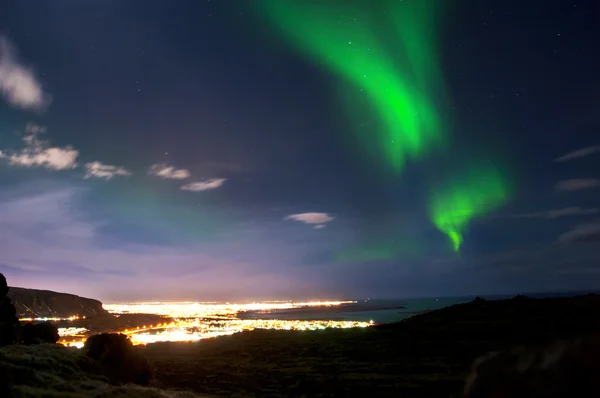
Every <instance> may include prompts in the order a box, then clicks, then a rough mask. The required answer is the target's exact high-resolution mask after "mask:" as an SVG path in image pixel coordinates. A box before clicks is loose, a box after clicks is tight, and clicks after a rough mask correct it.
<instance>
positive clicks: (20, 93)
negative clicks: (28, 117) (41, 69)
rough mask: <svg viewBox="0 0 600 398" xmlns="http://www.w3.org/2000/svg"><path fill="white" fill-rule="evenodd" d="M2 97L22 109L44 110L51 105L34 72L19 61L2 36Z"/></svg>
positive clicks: (0, 39) (6, 39)
mask: <svg viewBox="0 0 600 398" xmlns="http://www.w3.org/2000/svg"><path fill="white" fill-rule="evenodd" d="M0 95H2V97H4V99H5V100H6V102H8V103H9V104H10V105H12V106H14V107H16V108H20V109H31V110H43V109H45V108H46V106H47V105H48V104H49V103H50V96H49V95H48V94H46V93H44V91H43V89H42V85H41V84H40V82H39V81H38V80H37V78H36V77H35V75H34V73H33V70H32V69H31V68H30V67H27V66H25V65H23V64H22V63H21V62H20V61H19V59H18V58H17V54H16V51H15V49H14V48H13V46H12V45H11V43H10V42H9V40H8V38H7V37H6V36H0Z"/></svg>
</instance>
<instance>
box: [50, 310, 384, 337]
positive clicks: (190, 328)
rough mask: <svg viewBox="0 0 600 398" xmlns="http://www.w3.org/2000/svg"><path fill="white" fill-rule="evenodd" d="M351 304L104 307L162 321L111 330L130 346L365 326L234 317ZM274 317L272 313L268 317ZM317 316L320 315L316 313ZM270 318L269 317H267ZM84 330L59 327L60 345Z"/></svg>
mask: <svg viewBox="0 0 600 398" xmlns="http://www.w3.org/2000/svg"><path fill="white" fill-rule="evenodd" d="M353 303H356V302H355V301H322V302H321V301H314V302H301V303H293V302H271V303H251V304H232V303H225V304H217V303H190V302H188V303H136V304H110V305H104V308H105V309H106V310H107V311H109V312H110V313H111V314H113V315H115V316H120V315H123V314H154V315H161V316H163V317H164V318H165V321H164V322H159V323H157V324H153V325H142V326H138V327H135V328H130V329H122V330H115V331H113V332H118V333H123V334H126V335H127V336H129V338H130V339H131V341H132V343H133V344H134V345H139V344H149V343H156V342H167V341H171V342H174V341H198V340H202V339H208V338H213V337H217V336H227V335H232V334H235V333H239V332H243V331H250V330H255V329H273V330H296V331H309V330H322V329H334V328H336V329H341V328H355V327H368V326H371V325H373V321H370V322H360V321H347V320H323V319H319V320H310V319H285V320H284V319H240V318H239V317H238V314H240V313H244V312H249V311H252V312H254V313H255V314H254V316H256V317H257V318H260V314H261V313H269V312H271V311H275V310H288V309H301V308H307V307H331V306H339V305H343V304H353ZM271 315H274V316H276V313H275V314H271ZM320 315H321V316H322V315H323V314H320ZM271 317H272V316H270V318H271ZM89 334H90V333H89V331H88V330H87V329H85V328H73V327H71V328H61V329H59V335H60V336H61V340H60V341H59V342H60V343H62V344H65V345H68V346H74V347H82V346H83V343H84V341H85V340H86V339H87V337H88V336H89Z"/></svg>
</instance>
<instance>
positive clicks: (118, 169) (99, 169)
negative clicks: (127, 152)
mask: <svg viewBox="0 0 600 398" xmlns="http://www.w3.org/2000/svg"><path fill="white" fill-rule="evenodd" d="M85 168H86V172H85V177H84V178H103V179H105V180H110V179H111V178H113V177H114V176H129V175H131V173H130V172H129V171H127V170H126V169H125V168H124V167H123V166H112V165H108V164H103V163H101V162H90V163H86V164H85Z"/></svg>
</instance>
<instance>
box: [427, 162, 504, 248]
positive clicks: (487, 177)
mask: <svg viewBox="0 0 600 398" xmlns="http://www.w3.org/2000/svg"><path fill="white" fill-rule="evenodd" d="M460 177H461V178H456V179H454V180H452V181H451V182H450V183H449V184H447V186H446V187H445V188H444V189H442V190H441V191H437V192H435V193H434V194H433V195H432V196H431V197H432V200H431V202H430V207H429V211H430V216H431V218H432V220H433V222H434V224H435V225H436V227H437V228H438V229H439V230H440V231H442V232H443V233H445V234H446V235H447V236H448V237H449V238H450V240H451V242H452V248H453V249H454V251H459V250H460V246H461V244H462V242H463V240H464V236H463V234H464V232H465V230H466V228H467V226H468V224H469V222H470V221H471V220H472V219H473V218H474V217H477V216H482V215H485V214H486V213H488V212H489V211H491V210H493V209H495V208H496V207H498V206H500V205H502V204H503V203H504V202H505V201H506V200H507V198H508V196H509V193H510V187H509V184H508V182H507V180H506V179H505V177H504V176H503V175H502V174H501V173H500V172H499V171H498V170H497V169H495V168H493V167H490V166H484V167H480V168H472V169H470V170H469V172H467V173H466V174H465V175H461V176H460Z"/></svg>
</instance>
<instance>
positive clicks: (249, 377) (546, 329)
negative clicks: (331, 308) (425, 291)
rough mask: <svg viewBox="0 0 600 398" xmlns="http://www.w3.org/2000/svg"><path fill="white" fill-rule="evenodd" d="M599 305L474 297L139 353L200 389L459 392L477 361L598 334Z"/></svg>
mask: <svg viewBox="0 0 600 398" xmlns="http://www.w3.org/2000/svg"><path fill="white" fill-rule="evenodd" d="M599 311H600V296H593V295H590V296H582V297H572V298H556V299H532V298H526V297H516V298H514V299H510V300H498V301H486V300H482V299H476V300H474V301H473V302H470V303H467V304H460V305H454V306H451V307H448V308H444V309H441V310H437V311H432V312H429V313H426V314H422V315H416V316H414V317H412V318H409V319H406V320H404V321H402V322H398V323H393V324H387V325H381V326H377V327H372V328H366V329H354V330H348V329H346V330H323V331H314V332H293V331H292V332H288V331H267V330H255V331H252V332H244V333H240V334H237V335H232V336H225V337H219V338H216V339H212V340H205V341H202V342H199V343H156V344H151V345H148V346H146V347H143V348H142V350H141V352H142V354H143V355H144V356H145V357H146V358H147V359H148V360H149V362H150V364H151V366H152V367H153V371H154V374H155V375H156V378H157V380H158V383H157V384H156V385H157V386H160V387H170V388H189V389H191V390H193V391H195V392H198V393H204V394H215V395H219V396H228V397H247V396H261V397H262V396H264V397H301V396H317V395H318V396H320V397H336V396H378V397H397V396H402V397H449V396H456V397H458V396H461V390H462V389H463V386H464V382H465V379H466V377H467V375H468V373H469V369H470V366H471V364H472V363H473V361H474V359H476V358H477V357H479V356H481V355H484V354H486V353H488V352H489V351H492V350H504V349H509V348H511V347H513V346H515V345H518V344H537V343H540V342H543V341H552V340H556V339H574V338H578V337H581V336H587V335H590V334H593V333H597V332H598V331H600V317H598V313H599ZM559 362H560V361H559ZM502 366H505V367H506V365H502ZM550 381H552V380H550ZM452 394H453V395H452ZM502 396H505V395H502ZM506 396H510V395H506Z"/></svg>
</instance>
